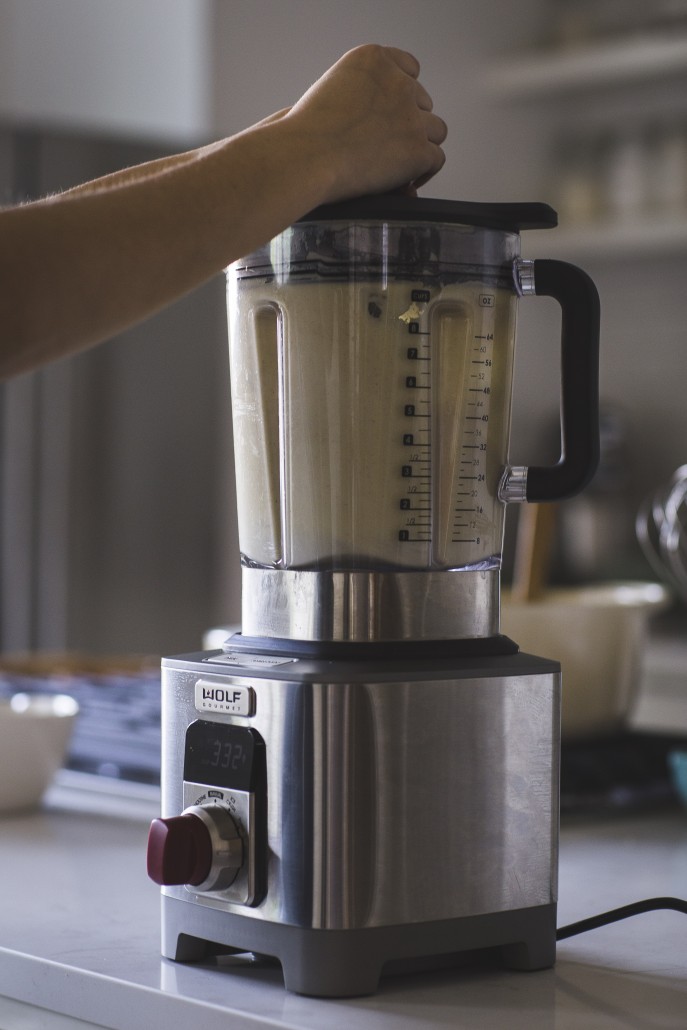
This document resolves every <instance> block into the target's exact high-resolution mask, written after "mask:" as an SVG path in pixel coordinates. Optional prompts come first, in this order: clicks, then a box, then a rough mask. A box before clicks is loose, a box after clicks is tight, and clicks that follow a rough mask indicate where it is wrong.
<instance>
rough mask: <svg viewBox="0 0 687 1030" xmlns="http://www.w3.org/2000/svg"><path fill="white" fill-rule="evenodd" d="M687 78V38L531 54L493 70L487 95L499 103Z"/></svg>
mask: <svg viewBox="0 0 687 1030" xmlns="http://www.w3.org/2000/svg"><path fill="white" fill-rule="evenodd" d="M685 74H687V32H685V31H684V30H683V29H681V30H680V31H679V32H674V33H671V34H670V35H668V34H661V35H652V36H641V37H640V36H637V37H634V38H630V39H618V40H614V41H610V42H609V41H605V42H600V43H589V44H588V45H586V46H584V47H583V46H580V47H579V48H575V49H572V48H571V49H569V50H567V49H566V50H563V49H561V50H558V51H553V50H549V51H544V50H542V51H531V52H529V53H527V54H523V55H522V56H519V57H517V58H512V59H508V60H506V61H503V62H499V63H498V64H494V66H493V68H492V70H491V72H490V73H489V75H488V79H487V85H488V88H489V90H490V91H491V92H492V93H494V94H495V95H497V96H499V97H500V98H501V99H520V98H526V97H545V96H546V95H547V94H550V93H551V92H553V91H556V92H562V91H564V90H580V89H587V88H594V87H598V86H608V85H616V84H618V85H621V84H628V83H632V82H642V81H646V80H650V79H659V78H666V77H670V76H675V75H685Z"/></svg>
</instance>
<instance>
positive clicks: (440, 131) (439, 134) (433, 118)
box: [425, 114, 448, 145]
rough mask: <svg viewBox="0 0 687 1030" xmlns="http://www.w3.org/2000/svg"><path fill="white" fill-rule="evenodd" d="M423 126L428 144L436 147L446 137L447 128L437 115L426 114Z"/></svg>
mask: <svg viewBox="0 0 687 1030" xmlns="http://www.w3.org/2000/svg"><path fill="white" fill-rule="evenodd" d="M425 124H426V127H427V139H428V140H429V142H430V143H436V144H437V145H439V144H441V143H443V142H444V140H445V139H446V137H447V136H448V126H447V125H446V122H445V121H444V119H443V118H440V117H439V115H437V114H428V115H427V117H426V118H425Z"/></svg>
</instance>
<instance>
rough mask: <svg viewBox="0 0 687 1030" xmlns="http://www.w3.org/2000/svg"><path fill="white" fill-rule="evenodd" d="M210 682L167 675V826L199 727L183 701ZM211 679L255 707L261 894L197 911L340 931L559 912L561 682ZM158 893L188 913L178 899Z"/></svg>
mask: <svg viewBox="0 0 687 1030" xmlns="http://www.w3.org/2000/svg"><path fill="white" fill-rule="evenodd" d="M209 668H210V666H208V665H204V666H201V665H199V664H197V663H195V664H191V663H189V665H188V671H182V670H180V669H176V670H175V669H165V670H163V692H164V697H163V706H164V730H163V749H164V753H163V815H165V816H169V815H175V814H177V813H178V812H180V811H181V810H182V808H183V807H184V799H183V797H182V767H181V766H182V762H183V744H184V734H185V730H186V726H187V725H188V724H189V723H190V722H191V721H193V719H195V718H200V717H207V713H203V714H201V713H199V712H196V710H195V708H194V703H193V697H194V684H195V681H196V679H197V677H198V674H199V673H201V672H202V675H203V678H204V679H206V678H208V676H209V675H210V673H209V672H208V669H209ZM290 675H293V673H290ZM216 678H217V681H218V682H221V683H226V684H233V683H241V684H245V683H246V682H250V685H251V686H252V687H253V688H254V690H255V693H256V707H255V715H254V716H253V717H252V718H251V719H250V720H249V724H250V725H251V726H253V727H254V728H255V729H256V730H257V731H258V732H259V733H260V734H261V736H262V737H263V738H264V740H265V742H266V754H267V804H268V816H267V838H268V839H267V852H268V853H267V855H266V856H265V857H266V860H267V890H266V894H265V897H264V900H263V901H262V902H261V903H260V904H259V905H258V906H257V907H255V908H244V907H241V906H237V905H235V904H230V903H228V902H224V901H223V900H222V899H221V898H218V897H216V896H215V897H213V898H207V897H205V898H203V897H200V896H196V897H195V900H196V902H197V904H199V905H206V906H207V905H209V906H212V907H215V908H218V907H219V908H224V909H225V910H226V911H228V912H233V913H238V914H242V915H246V916H249V917H251V918H258V919H264V920H270V921H279V922H283V923H288V924H292V925H296V926H301V927H312V928H330V929H333V928H336V929H344V928H362V927H372V926H383V925H390V924H401V923H412V922H422V921H430V920H443V919H451V918H458V917H463V916H472V915H479V914H483V913H487V912H504V911H511V910H516V909H523V908H527V907H530V906H538V905H547V904H550V903H552V902H553V901H555V899H556V870H557V834H558V801H557V799H558V779H557V776H558V774H557V768H558V763H557V753H558V735H559V729H558V725H559V676H558V674H555V673H542V674H536V675H534V674H533V675H520V676H516V675H514V676H507V675H502V674H501V675H494V676H491V675H475V674H471V673H462V674H461V672H460V671H458V672H456V674H455V677H454V678H452V679H449V678H442V679H436V680H431V681H422V680H420V681H415V682H411V681H408V682H357V683H346V684H341V683H336V684H331V683H330V684H328V683H316V684H308V683H299V682H294V681H293V680H292V681H289V680H285V679H284V680H279V679H261V678H254V679H251V678H250V676H249V675H245V676H244V675H239V676H225V675H222V676H217V677H216ZM213 718H214V716H213ZM217 718H218V720H219V721H226V722H236V723H239V724H242V725H246V724H248V720H240V719H238V718H237V717H235V716H218V717H217ZM164 890H165V893H167V894H168V895H170V896H172V897H177V898H179V899H184V898H185V899H186V900H188V899H189V892H188V890H187V889H186V888H183V887H179V888H177V887H170V888H165V889H164Z"/></svg>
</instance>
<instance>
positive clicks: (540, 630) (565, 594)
mask: <svg viewBox="0 0 687 1030" xmlns="http://www.w3.org/2000/svg"><path fill="white" fill-rule="evenodd" d="M669 601H670V594H669V593H668V591H667V590H666V589H665V588H664V587H662V586H660V585H659V584H658V583H640V582H637V583H604V584H600V585H598V586H595V585H594V586H586V587H580V588H567V589H560V590H551V591H549V592H548V593H546V594H544V595H543V597H542V598H541V599H537V600H536V601H530V602H528V603H513V602H511V601H509V600H508V598H507V597H504V601H503V605H502V611H501V631H502V632H503V633H505V634H506V636H509V637H511V638H512V639H513V640H515V641H516V643H518V644H519V645H520V650H521V651H528V652H529V653H530V654H536V655H540V656H541V657H542V658H555V659H556V660H557V661H559V662H560V663H561V668H562V672H563V694H562V712H561V729H562V734H563V737H580V736H586V735H598V734H601V733H610V732H614V731H615V730H617V729H619V727H620V726H622V725H623V723H624V722H625V721H626V719H627V717H628V715H629V714H630V712H631V710H632V706H633V703H634V701H635V699H636V693H637V688H638V686H639V682H640V678H641V674H642V668H643V657H644V650H645V644H646V637H647V629H648V620H649V616H651V615H653V614H655V613H656V612H658V611H660V610H661V609H662V608H664V607H666V606H667V605H668V603H669Z"/></svg>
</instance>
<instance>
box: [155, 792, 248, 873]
mask: <svg viewBox="0 0 687 1030" xmlns="http://www.w3.org/2000/svg"><path fill="white" fill-rule="evenodd" d="M242 864H243V842H242V840H241V837H240V835H239V831H238V829H237V826H236V823H235V822H234V820H233V819H232V817H231V815H230V814H229V810H228V808H227V806H225V805H223V804H214V805H193V806H191V807H190V808H187V809H185V810H184V811H183V812H182V813H181V815H176V816H172V817H171V818H169V819H153V821H152V823H151V825H150V833H149V835H148V876H150V878H151V880H154V881H155V883H159V884H161V885H164V886H171V885H173V884H190V885H191V886H193V887H195V888H196V889H197V890H200V891H210V890H223V889H224V888H225V887H229V886H230V885H231V884H232V883H233V881H234V880H235V879H236V876H237V874H238V871H239V869H240V868H241V866H242Z"/></svg>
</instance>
